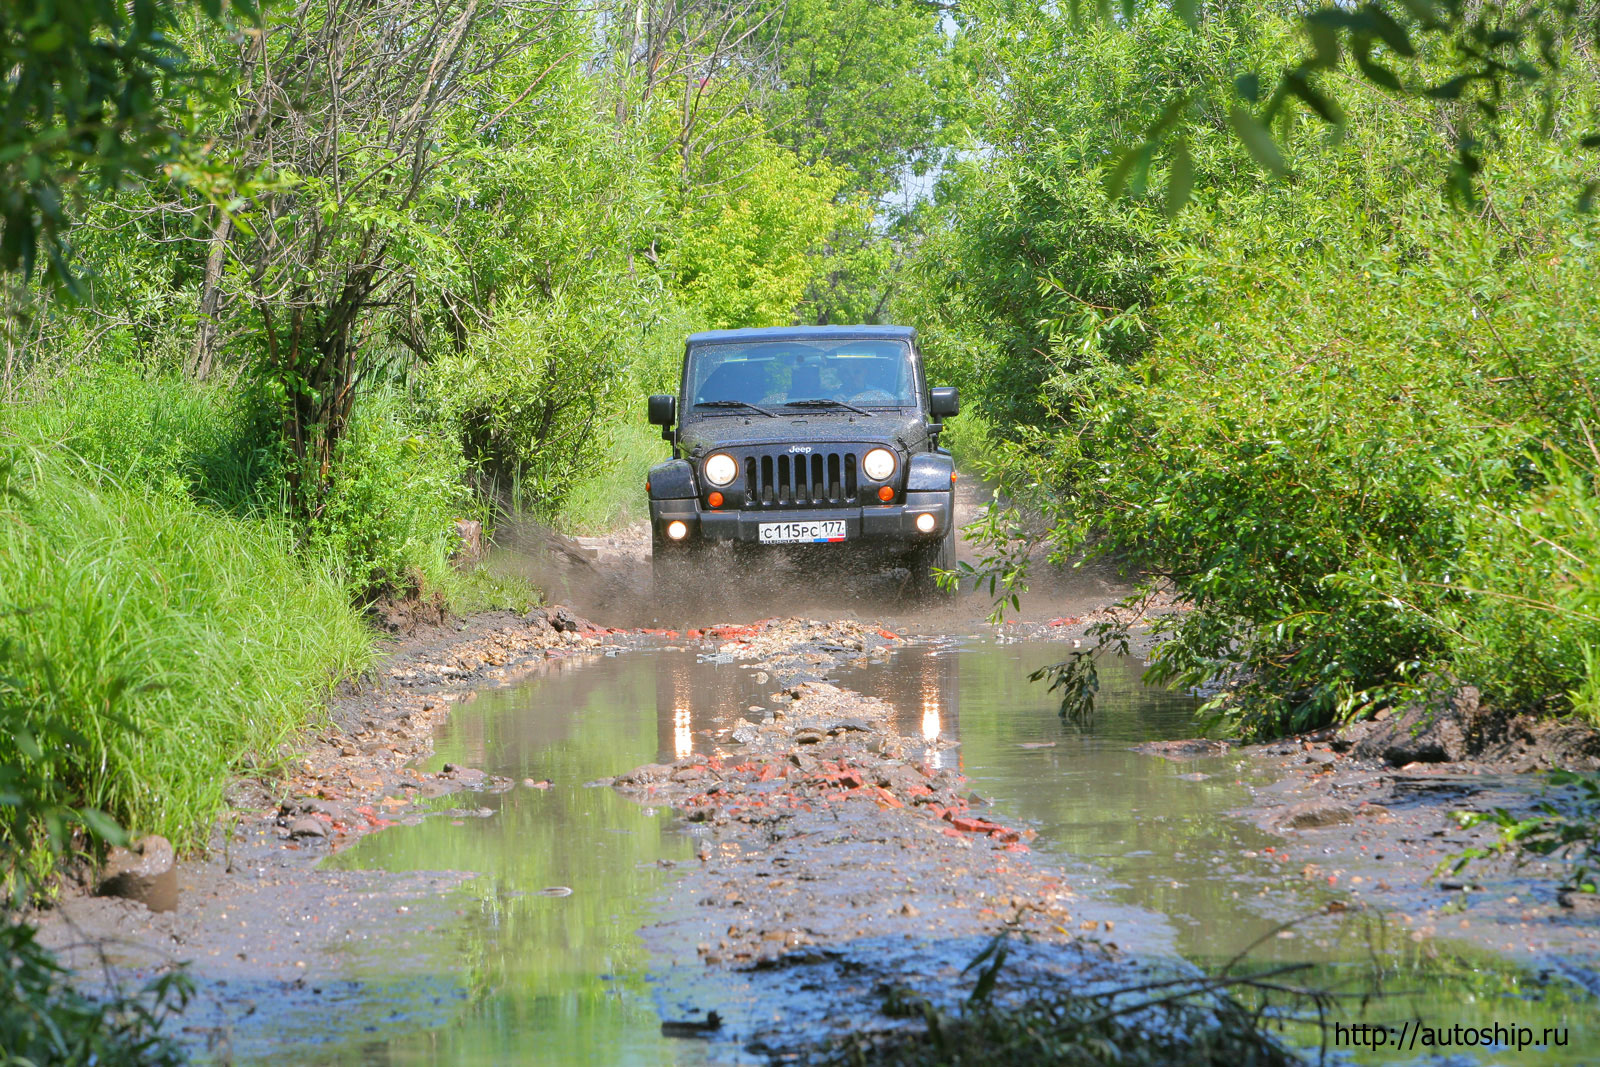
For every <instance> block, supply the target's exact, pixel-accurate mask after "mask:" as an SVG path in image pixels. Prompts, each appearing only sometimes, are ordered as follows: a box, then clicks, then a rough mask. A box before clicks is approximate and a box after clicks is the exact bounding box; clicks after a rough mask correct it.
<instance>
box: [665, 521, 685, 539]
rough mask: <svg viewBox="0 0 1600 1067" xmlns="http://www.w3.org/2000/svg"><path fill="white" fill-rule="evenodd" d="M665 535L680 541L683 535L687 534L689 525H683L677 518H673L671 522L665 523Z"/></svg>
mask: <svg viewBox="0 0 1600 1067" xmlns="http://www.w3.org/2000/svg"><path fill="white" fill-rule="evenodd" d="M667 536H668V537H670V538H672V539H673V540H674V541H682V540H683V539H684V538H685V537H687V536H689V527H687V526H685V525H684V524H683V523H682V522H681V521H679V520H678V519H673V520H672V521H671V522H669V523H667Z"/></svg>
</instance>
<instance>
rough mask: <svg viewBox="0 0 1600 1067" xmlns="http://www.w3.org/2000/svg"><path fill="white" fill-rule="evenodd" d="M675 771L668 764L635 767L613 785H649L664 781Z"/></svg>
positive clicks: (647, 764) (648, 764)
mask: <svg viewBox="0 0 1600 1067" xmlns="http://www.w3.org/2000/svg"><path fill="white" fill-rule="evenodd" d="M675 770H677V768H676V767H674V766H673V765H672V764H670V763H646V764H645V765H644V766H643V767H635V768H634V769H633V770H631V771H629V772H628V773H627V774H624V775H620V776H619V777H618V778H617V779H616V781H615V782H614V783H613V784H614V785H649V784H651V783H652V782H660V781H665V780H666V779H667V777H668V776H670V775H671V774H672V772H673V771H675Z"/></svg>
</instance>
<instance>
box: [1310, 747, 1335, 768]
mask: <svg viewBox="0 0 1600 1067" xmlns="http://www.w3.org/2000/svg"><path fill="white" fill-rule="evenodd" d="M1338 758H1339V757H1338V756H1335V755H1334V754H1333V753H1332V752H1329V751H1328V750H1327V749H1323V748H1313V749H1308V750H1307V751H1306V762H1307V763H1321V764H1324V765H1326V764H1329V763H1332V762H1333V761H1334V760H1336V759H1338Z"/></svg>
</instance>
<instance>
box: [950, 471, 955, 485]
mask: <svg viewBox="0 0 1600 1067" xmlns="http://www.w3.org/2000/svg"><path fill="white" fill-rule="evenodd" d="M950 484H951V485H955V484H956V472H955V471H951V472H950Z"/></svg>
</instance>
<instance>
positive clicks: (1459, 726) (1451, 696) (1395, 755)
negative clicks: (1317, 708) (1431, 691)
mask: <svg viewBox="0 0 1600 1067" xmlns="http://www.w3.org/2000/svg"><path fill="white" fill-rule="evenodd" d="M1477 714H1478V690H1477V689H1476V688H1475V687H1473V686H1470V685H1464V686H1462V687H1461V688H1459V689H1456V690H1454V691H1453V692H1448V693H1440V694H1437V695H1435V696H1434V697H1433V698H1431V699H1428V700H1425V701H1419V702H1417V703H1414V704H1407V705H1405V706H1404V707H1402V708H1399V709H1397V710H1395V711H1393V712H1391V713H1390V714H1389V715H1387V716H1386V717H1385V718H1383V719H1382V720H1374V721H1371V722H1365V723H1354V724H1352V725H1350V726H1348V727H1346V728H1345V729H1344V730H1342V731H1340V734H1339V737H1338V738H1336V739H1335V747H1345V748H1348V749H1349V751H1350V753H1351V755H1353V756H1355V757H1357V758H1358V759H1380V760H1383V761H1384V762H1385V763H1388V764H1390V765H1391V766H1395V767H1403V766H1405V765H1406V764H1408V763H1444V762H1450V763H1454V762H1456V761H1458V760H1461V759H1465V758H1466V755H1467V738H1468V736H1469V735H1470V734H1471V731H1472V726H1473V720H1474V719H1475V718H1476V717H1477Z"/></svg>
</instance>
